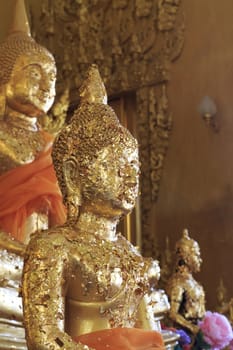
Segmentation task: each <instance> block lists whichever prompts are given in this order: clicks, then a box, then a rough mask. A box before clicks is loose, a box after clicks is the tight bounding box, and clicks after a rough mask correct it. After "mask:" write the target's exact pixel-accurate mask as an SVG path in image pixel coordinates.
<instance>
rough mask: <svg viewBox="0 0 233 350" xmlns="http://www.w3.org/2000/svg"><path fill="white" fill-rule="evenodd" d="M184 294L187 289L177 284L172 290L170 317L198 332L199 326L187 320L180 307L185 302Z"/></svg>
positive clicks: (193, 331)
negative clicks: (180, 311)
mask: <svg viewBox="0 0 233 350" xmlns="http://www.w3.org/2000/svg"><path fill="white" fill-rule="evenodd" d="M184 294H185V290H184V288H183V287H182V286H179V285H176V286H175V287H174V288H173V289H172V290H171V295H170V303H171V309H170V313H169V315H170V318H171V319H172V320H173V321H175V322H176V323H178V324H179V325H181V326H182V327H185V328H187V329H188V330H190V331H191V332H192V333H194V334H196V333H197V332H198V331H199V327H198V326H196V325H195V324H193V323H192V322H191V321H189V320H186V319H185V318H184V317H183V316H182V315H181V314H180V313H179V310H180V307H181V304H182V302H184Z"/></svg>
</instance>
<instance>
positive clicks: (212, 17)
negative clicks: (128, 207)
mask: <svg viewBox="0 0 233 350" xmlns="http://www.w3.org/2000/svg"><path fill="white" fill-rule="evenodd" d="M182 6H183V10H184V13H185V23H186V24H185V25H186V29H185V46H184V50H183V52H182V54H181V57H180V58H179V60H177V61H176V62H175V63H174V65H173V68H172V76H171V82H170V83H169V91H168V92H169V103H170V108H171V111H172V113H173V119H174V127H173V133H172V137H171V142H170V147H169V150H168V153H167V158H166V160H165V167H164V173H163V178H162V183H161V188H160V194H159V199H158V202H157V203H156V204H154V206H153V209H152V212H151V229H152V230H154V234H155V237H156V239H157V240H158V244H159V247H160V249H161V250H162V249H164V247H165V238H166V237H167V236H168V237H169V239H170V242H171V244H170V246H171V247H173V246H174V243H175V241H176V240H177V239H178V238H179V237H180V236H181V231H182V229H183V228H185V227H187V228H188V229H189V231H190V235H191V236H192V237H193V238H195V239H196V240H197V241H198V242H199V244H200V247H201V252H202V257H203V265H202V270H201V273H200V274H199V275H197V276H196V277H197V279H199V280H200V281H201V282H202V283H203V285H204V287H205V289H206V293H207V307H209V308H213V307H215V305H216V303H217V301H216V288H217V287H218V285H219V281H220V278H222V279H223V282H224V284H225V285H226V287H227V289H228V291H229V296H232V297H233V278H232V268H233V162H232V157H233V99H232V94H233V21H232V13H233V2H232V1H231V0H223V1H221V2H220V1H218V0H202V1H200V0H199V1H197V0H185V1H183V5H182ZM205 95H209V96H211V97H212V98H213V99H214V100H215V102H216V105H217V109H218V112H217V116H218V119H219V124H220V131H219V133H215V132H213V130H212V129H210V128H208V127H207V126H206V125H205V123H204V121H203V120H202V119H201V117H200V115H199V113H198V111H197V109H198V105H199V103H200V100H201V99H202V97H203V96H205Z"/></svg>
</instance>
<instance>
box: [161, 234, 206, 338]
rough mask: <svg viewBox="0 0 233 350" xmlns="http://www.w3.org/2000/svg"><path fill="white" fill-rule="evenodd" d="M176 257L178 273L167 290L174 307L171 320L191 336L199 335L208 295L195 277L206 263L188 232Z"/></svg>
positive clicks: (178, 247)
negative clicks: (203, 261) (203, 262)
mask: <svg viewBox="0 0 233 350" xmlns="http://www.w3.org/2000/svg"><path fill="white" fill-rule="evenodd" d="M175 254H176V265H175V271H174V273H173V275H172V276H171V278H170V279H169V280H168V284H167V289H166V291H167V294H168V296H169V298H170V305H171V309H170V318H171V319H172V320H173V321H174V322H175V323H176V324H178V325H180V326H182V327H185V328H186V329H187V330H189V331H190V332H192V333H197V332H198V330H199V327H198V325H197V323H198V321H199V320H201V319H202V318H203V316H204V314H205V292H204V289H203V287H202V286H201V285H200V284H199V283H198V282H197V281H196V280H195V279H194V278H193V275H192V274H193V273H195V272H198V271H199V270H200V266H201V263H202V260H201V257H200V248H199V245H198V243H197V242H196V241H194V240H193V239H191V238H190V237H189V234H188V230H187V229H185V230H184V231H183V236H182V238H181V239H180V240H179V241H178V242H177V244H176V251H175Z"/></svg>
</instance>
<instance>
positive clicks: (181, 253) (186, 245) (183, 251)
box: [176, 229, 199, 260]
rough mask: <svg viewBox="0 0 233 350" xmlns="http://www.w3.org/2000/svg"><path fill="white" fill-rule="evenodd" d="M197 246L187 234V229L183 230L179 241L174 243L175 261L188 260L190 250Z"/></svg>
mask: <svg viewBox="0 0 233 350" xmlns="http://www.w3.org/2000/svg"><path fill="white" fill-rule="evenodd" d="M198 247H199V245H198V243H197V242H196V241H194V239H192V238H190V237H189V233H188V230H187V229H184V230H183V234H182V237H181V239H180V240H179V241H178V242H177V243H176V255H177V259H178V260H181V259H184V260H187V259H189V256H190V254H191V253H192V250H194V249H196V248H198Z"/></svg>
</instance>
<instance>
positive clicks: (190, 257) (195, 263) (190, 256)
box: [184, 242, 202, 272]
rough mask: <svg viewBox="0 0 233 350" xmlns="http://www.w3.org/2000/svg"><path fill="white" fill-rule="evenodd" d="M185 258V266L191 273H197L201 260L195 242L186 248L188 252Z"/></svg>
mask: <svg viewBox="0 0 233 350" xmlns="http://www.w3.org/2000/svg"><path fill="white" fill-rule="evenodd" d="M185 255H186V258H184V260H185V262H186V264H187V265H188V267H189V269H190V270H191V271H192V272H199V271H200V267H201V263H202V259H201V253H200V248H199V245H198V244H197V243H196V242H195V243H193V244H192V245H191V246H189V247H188V250H187V251H186V253H185Z"/></svg>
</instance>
